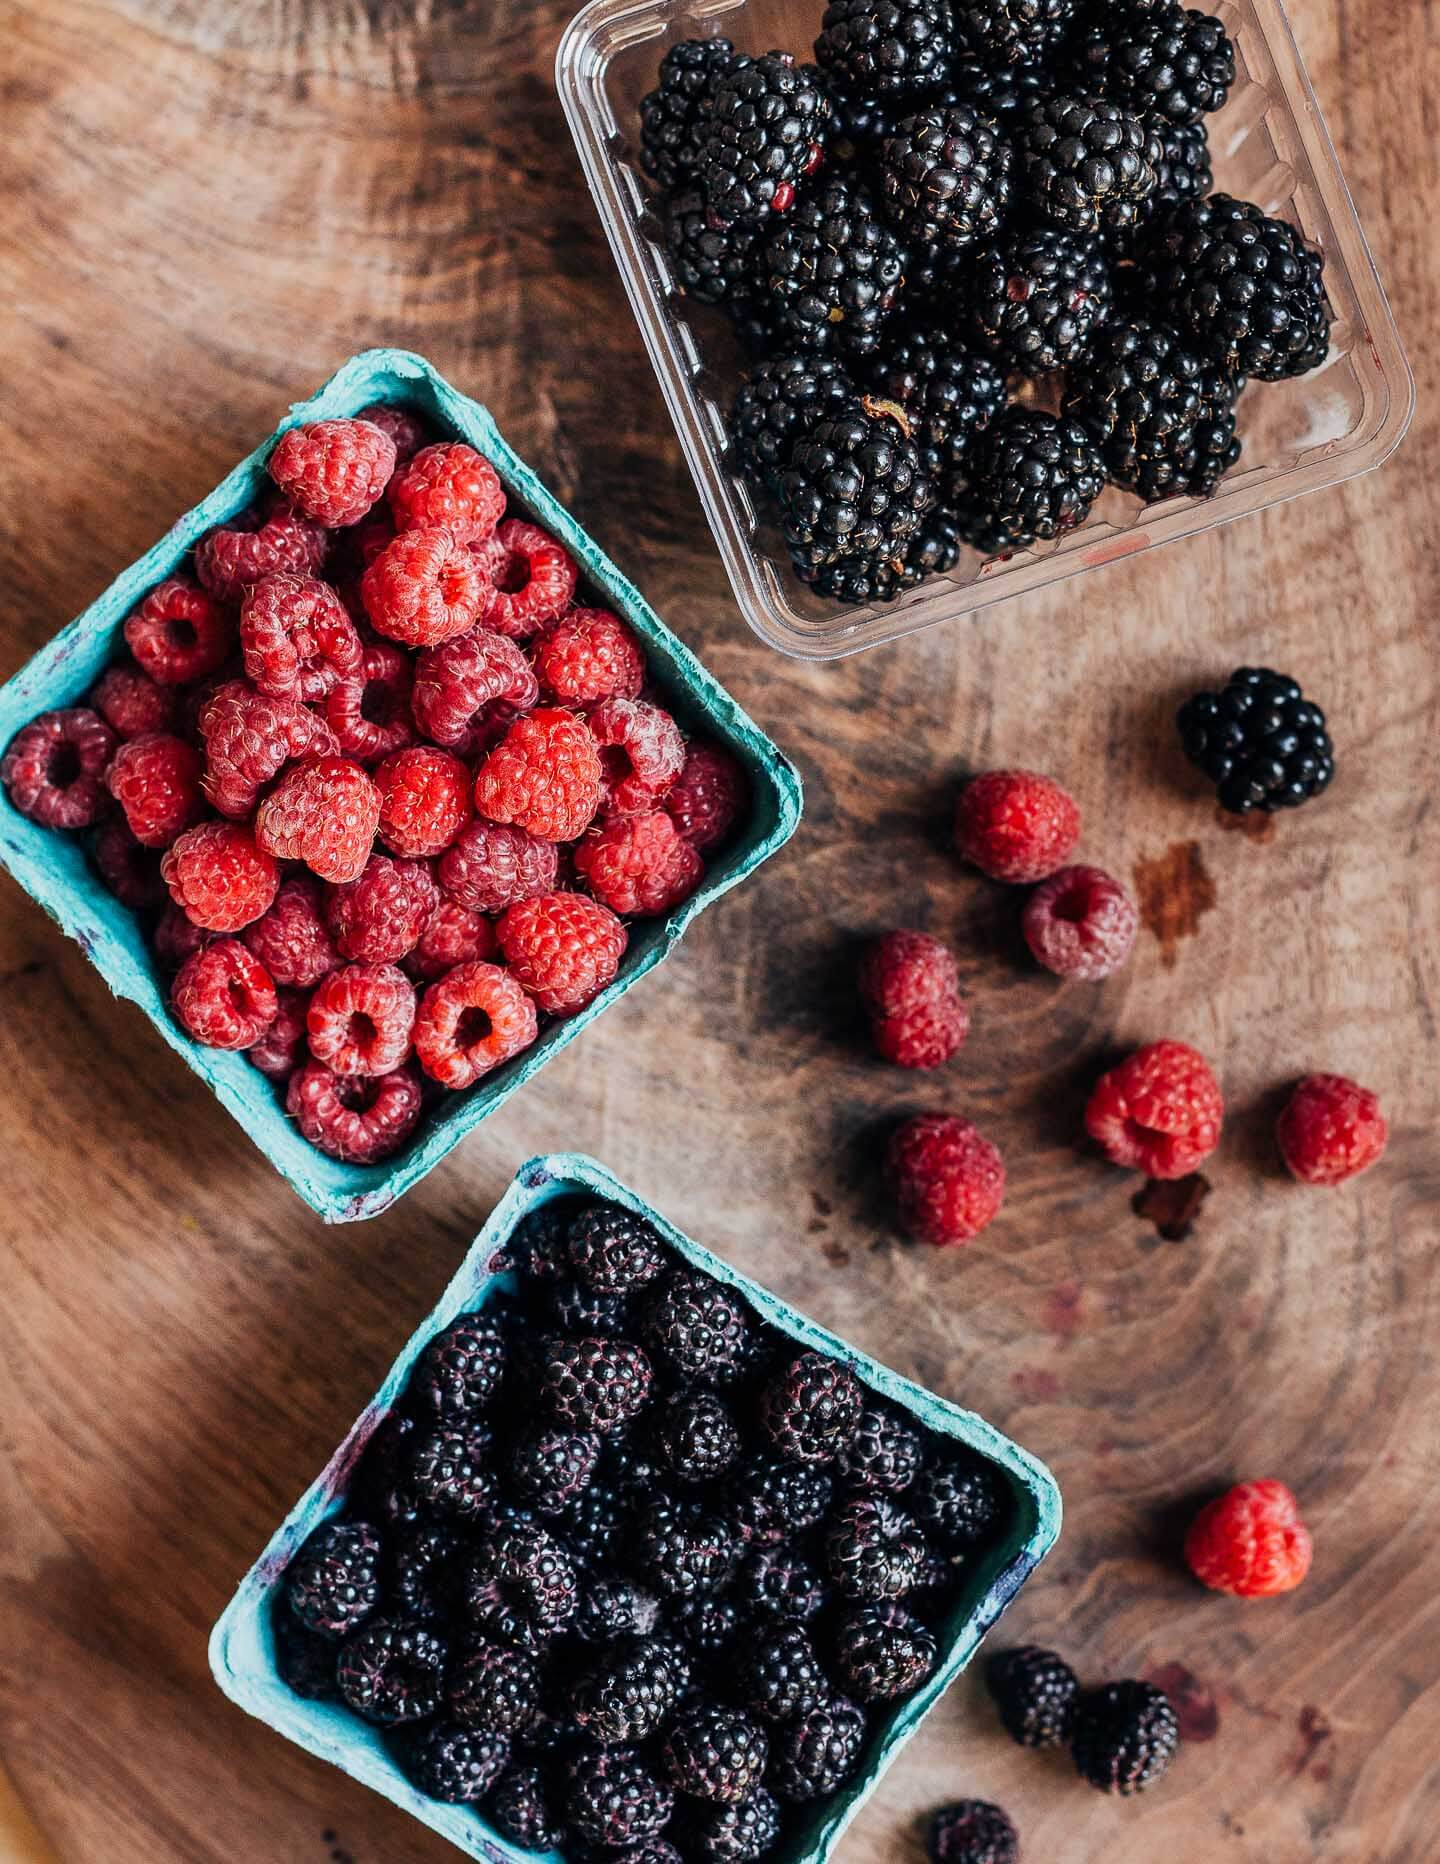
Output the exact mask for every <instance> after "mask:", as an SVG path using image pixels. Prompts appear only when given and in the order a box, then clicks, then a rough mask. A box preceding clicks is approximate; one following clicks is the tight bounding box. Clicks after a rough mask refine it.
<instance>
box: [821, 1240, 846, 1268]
mask: <svg viewBox="0 0 1440 1864" xmlns="http://www.w3.org/2000/svg"><path fill="white" fill-rule="evenodd" d="M820 1253H821V1255H822V1256H824V1258H825V1260H826V1261H827V1262H828V1263H829V1264H830V1266H831V1268H832V1269H843V1268H844V1267H845V1265H846V1263H847V1262H849V1260H850V1251H849V1250H848V1249H847V1248H846V1247H845V1245H844V1243H841V1242H837V1241H836V1239H835V1238H834V1237H833V1236H827V1237H826V1238H825V1241H824V1242H823V1243H821V1245H820Z"/></svg>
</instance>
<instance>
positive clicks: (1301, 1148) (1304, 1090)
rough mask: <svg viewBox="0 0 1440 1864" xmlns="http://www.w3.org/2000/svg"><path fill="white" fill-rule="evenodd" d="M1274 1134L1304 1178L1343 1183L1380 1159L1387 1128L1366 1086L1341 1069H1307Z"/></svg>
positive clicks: (1306, 1181)
mask: <svg viewBox="0 0 1440 1864" xmlns="http://www.w3.org/2000/svg"><path fill="white" fill-rule="evenodd" d="M1275 1137H1276V1140H1277V1141H1278V1143H1279V1146H1280V1154H1281V1157H1282V1158H1283V1159H1284V1160H1285V1163H1286V1165H1287V1166H1288V1167H1289V1169H1290V1172H1291V1175H1292V1176H1293V1177H1295V1178H1298V1179H1299V1180H1300V1182H1301V1183H1302V1184H1344V1183H1345V1182H1346V1181H1347V1179H1350V1178H1355V1177H1358V1176H1359V1174H1360V1173H1361V1172H1362V1171H1369V1169H1370V1167H1371V1166H1372V1165H1374V1164H1375V1163H1376V1162H1377V1161H1378V1160H1379V1159H1380V1157H1381V1156H1382V1155H1383V1153H1384V1151H1385V1146H1386V1143H1387V1141H1388V1139H1389V1128H1388V1127H1387V1125H1386V1123H1385V1115H1384V1114H1383V1113H1382V1112H1381V1111H1380V1102H1379V1100H1378V1099H1377V1098H1376V1096H1375V1095H1374V1094H1372V1093H1371V1092H1370V1090H1369V1088H1367V1087H1361V1086H1360V1084H1359V1083H1358V1082H1356V1081H1351V1080H1348V1079H1347V1078H1346V1077H1345V1076H1344V1075H1343V1074H1307V1075H1306V1076H1305V1078H1304V1080H1303V1081H1301V1082H1299V1083H1298V1084H1297V1086H1296V1088H1295V1091H1294V1093H1293V1094H1292V1095H1291V1096H1290V1099H1289V1102H1288V1103H1287V1104H1286V1107H1285V1110H1284V1111H1283V1112H1282V1113H1281V1115H1280V1118H1279V1120H1278V1121H1277V1122H1276V1126H1275Z"/></svg>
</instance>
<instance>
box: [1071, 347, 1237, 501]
mask: <svg viewBox="0 0 1440 1864" xmlns="http://www.w3.org/2000/svg"><path fill="white" fill-rule="evenodd" d="M1242 386H1243V384H1241V383H1238V382H1237V381H1236V380H1235V378H1234V377H1233V376H1229V375H1227V374H1226V373H1225V371H1224V370H1223V369H1221V368H1220V367H1219V366H1218V365H1217V364H1215V363H1212V362H1207V361H1205V360H1203V359H1202V358H1201V357H1199V356H1197V355H1196V354H1195V353H1194V352H1193V351H1192V350H1189V349H1187V348H1186V347H1185V346H1184V344H1183V343H1182V342H1181V340H1180V338H1179V337H1177V336H1176V335H1175V333H1174V332H1173V331H1172V330H1167V329H1166V328H1165V326H1164V325H1163V324H1152V323H1144V322H1139V321H1135V320H1130V319H1126V320H1123V321H1115V320H1112V321H1111V322H1110V323H1109V324H1108V325H1107V326H1106V327H1105V329H1104V330H1102V331H1101V332H1100V334H1099V336H1098V337H1097V338H1096V340H1095V342H1094V345H1093V347H1092V349H1091V353H1090V357H1089V360H1088V362H1087V364H1086V367H1085V370H1084V373H1083V374H1078V375H1076V376H1075V377H1074V378H1073V379H1072V382H1071V387H1070V392H1069V393H1068V394H1067V395H1066V397H1065V402H1064V412H1065V413H1066V414H1067V415H1068V416H1069V417H1070V418H1071V419H1072V420H1076V421H1078V422H1079V423H1080V425H1081V426H1082V427H1083V428H1084V429H1085V430H1086V432H1087V433H1088V434H1089V435H1090V437H1091V439H1092V440H1094V442H1095V444H1096V445H1097V446H1098V447H1099V449H1100V455H1101V458H1102V459H1103V460H1104V462H1105V470H1106V472H1107V473H1108V474H1109V476H1110V477H1111V479H1113V480H1114V481H1115V483H1116V484H1117V485H1124V486H1129V487H1130V488H1131V489H1132V490H1134V491H1136V492H1138V493H1139V494H1140V496H1141V498H1143V499H1145V500H1146V502H1147V503H1153V502H1154V501H1155V500H1157V499H1162V498H1173V497H1175V496H1177V495H1179V494H1189V495H1190V496H1192V497H1197V498H1208V497H1209V495H1210V494H1211V493H1212V492H1213V491H1214V490H1215V488H1216V486H1217V485H1218V484H1219V483H1220V480H1221V477H1222V476H1223V474H1225V473H1226V472H1228V471H1229V470H1230V468H1231V467H1232V466H1233V465H1234V464H1235V462H1236V461H1237V460H1238V459H1239V457H1240V442H1239V441H1238V440H1237V439H1236V437H1235V404H1236V402H1237V400H1238V399H1239V395H1240V389H1241V387H1242Z"/></svg>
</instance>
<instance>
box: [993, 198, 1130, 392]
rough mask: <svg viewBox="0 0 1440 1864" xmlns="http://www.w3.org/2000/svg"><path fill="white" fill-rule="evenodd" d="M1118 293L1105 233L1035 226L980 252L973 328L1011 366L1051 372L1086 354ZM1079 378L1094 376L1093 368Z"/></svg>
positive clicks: (1028, 371) (1025, 370) (1031, 372)
mask: <svg viewBox="0 0 1440 1864" xmlns="http://www.w3.org/2000/svg"><path fill="white" fill-rule="evenodd" d="M1113 295H1114V294H1113V287H1112V285H1111V275H1110V262H1109V260H1108V259H1107V257H1106V255H1105V250H1104V248H1103V247H1102V246H1101V244H1100V242H1099V240H1097V239H1093V238H1091V237H1089V236H1088V235H1087V234H1083V233H1066V232H1063V231H1062V230H1061V229H1059V228H1058V227H1041V228H1039V229H1032V230H1030V231H1028V232H1022V233H1019V234H1016V235H1013V236H1011V237H1009V238H1007V239H1006V240H1004V241H1003V242H1002V243H1001V244H999V245H994V246H987V247H986V248H984V250H982V251H981V252H979V253H978V254H977V255H976V258H975V266H974V270H973V273H972V275H971V279H970V285H969V291H968V304H969V314H970V332H971V335H972V337H973V338H974V340H975V341H976V343H977V344H978V345H979V346H980V347H981V348H982V349H985V350H989V351H990V352H991V353H992V354H994V355H995V356H997V357H999V358H1000V360H1001V361H1002V362H1003V363H1005V364H1006V365H1007V366H1008V367H1009V368H1011V369H1018V370H1021V371H1022V372H1023V373H1024V374H1026V375H1049V374H1052V373H1053V372H1054V371H1055V370H1057V369H1067V368H1072V367H1073V366H1074V365H1075V364H1077V363H1080V362H1082V361H1083V360H1084V359H1085V357H1086V355H1087V352H1088V351H1089V349H1090V347H1091V345H1092V343H1093V342H1094V341H1095V339H1096V335H1097V332H1099V331H1100V330H1101V329H1102V327H1103V326H1104V324H1105V320H1106V318H1107V317H1108V316H1109V314H1110V304H1111V299H1112V297H1113ZM1078 379H1079V380H1080V381H1081V382H1084V383H1088V382H1089V380H1090V371H1089V368H1088V367H1087V368H1085V369H1084V370H1083V372H1080V373H1079V375H1078Z"/></svg>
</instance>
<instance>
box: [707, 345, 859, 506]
mask: <svg viewBox="0 0 1440 1864" xmlns="http://www.w3.org/2000/svg"><path fill="white" fill-rule="evenodd" d="M853 395H854V389H853V388H852V386H851V383H850V379H849V377H848V376H847V375H846V373H845V370H844V366H843V364H842V363H841V362H840V360H839V359H838V358H837V357H834V356H827V355H823V354H816V353H815V352H814V351H812V350H807V349H785V350H781V351H779V352H778V353H777V354H776V355H774V356H768V357H767V358H766V359H765V361H764V362H761V363H757V364H756V366H755V367H754V368H753V369H752V370H751V371H750V373H749V375H748V376H747V377H746V379H745V381H744V382H743V383H742V384H741V386H740V389H739V390H738V392H737V393H736V396H735V400H734V402H733V403H732V404H731V408H730V419H729V423H728V432H729V435H730V450H731V456H732V459H733V462H734V465H735V468H736V470H737V471H738V472H740V473H742V474H743V475H744V477H745V478H747V479H750V480H752V481H753V482H754V483H755V484H757V485H759V486H762V487H764V488H765V489H767V490H771V489H773V487H774V485H775V482H776V480H777V478H778V477H779V474H780V471H781V468H782V467H783V466H784V465H785V463H786V461H787V460H788V459H789V456H790V447H791V443H792V442H793V440H794V438H795V431H796V429H797V428H798V426H799V425H800V423H801V422H802V421H803V420H805V419H806V418H807V416H809V415H812V414H820V413H826V414H838V413H839V412H840V411H841V409H842V408H844V407H845V405H846V404H847V403H848V402H849V401H850V400H851V399H852V397H853Z"/></svg>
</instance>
